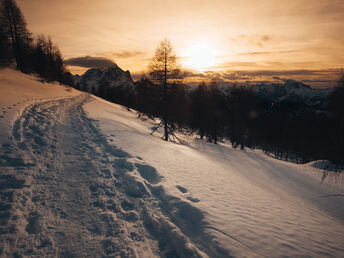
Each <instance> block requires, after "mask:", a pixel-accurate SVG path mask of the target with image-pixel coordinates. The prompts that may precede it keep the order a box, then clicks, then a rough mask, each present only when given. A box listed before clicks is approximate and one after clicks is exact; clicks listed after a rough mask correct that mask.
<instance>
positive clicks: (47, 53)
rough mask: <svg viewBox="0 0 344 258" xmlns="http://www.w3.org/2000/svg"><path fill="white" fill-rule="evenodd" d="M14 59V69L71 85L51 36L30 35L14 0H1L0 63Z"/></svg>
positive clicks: (70, 78)
mask: <svg viewBox="0 0 344 258" xmlns="http://www.w3.org/2000/svg"><path fill="white" fill-rule="evenodd" d="M13 62H15V63H16V65H17V69H18V70H20V71H22V72H25V73H36V74H38V75H39V76H40V77H42V78H44V79H46V80H47V81H49V82H52V81H58V82H61V83H64V84H68V85H73V80H72V76H71V74H70V73H69V72H68V71H67V69H66V67H65V65H64V63H63V59H62V56H61V53H60V51H59V49H58V48H57V47H56V46H55V45H54V44H53V43H52V41H51V39H50V38H45V37H44V36H38V37H36V38H34V37H32V34H31V33H30V31H29V30H28V29H27V24H26V21H25V19H24V16H23V14H22V12H21V11H20V9H19V7H18V5H17V4H16V2H15V1H14V0H0V65H1V66H6V65H9V64H11V63H13Z"/></svg>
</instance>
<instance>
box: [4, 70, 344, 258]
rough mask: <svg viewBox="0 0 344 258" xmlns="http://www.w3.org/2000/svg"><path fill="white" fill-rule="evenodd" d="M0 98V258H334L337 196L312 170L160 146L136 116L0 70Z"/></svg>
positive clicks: (338, 248)
mask: <svg viewBox="0 0 344 258" xmlns="http://www.w3.org/2000/svg"><path fill="white" fill-rule="evenodd" d="M0 93H1V94H0V98H1V99H0V100H1V102H0V110H1V112H2V113H1V117H0V125H1V127H0V129H1V131H0V142H1V148H0V167H1V175H0V197H1V198H0V213H1V216H0V222H1V223H0V232H1V234H0V242H1V245H0V255H2V256H10V257H11V256H19V255H21V256H34V257H37V256H40V257H43V256H44V257H56V256H57V257H119V256H122V257H135V256H136V257H156V256H157V257H229V256H236V257H244V256H248V257H281V256H283V257H286V256H287V257H288V256H289V257H295V256H298V257H300V256H304V257H342V256H343V254H344V225H343V220H344V219H343V218H344V205H343V204H344V199H343V188H342V186H340V185H334V184H330V183H326V182H325V183H323V184H321V183H320V171H318V170H316V169H314V168H311V167H310V166H307V165H295V164H289V163H286V162H282V161H278V160H274V159H272V158H270V157H267V156H265V155H264V154H263V153H261V152H260V151H253V150H248V151H240V150H235V149H232V148H230V147H229V146H228V145H226V144H221V145H213V144H208V143H205V142H202V141H198V140H195V139H192V138H189V137H185V139H184V140H185V141H186V142H187V144H185V145H178V144H173V143H166V142H164V141H162V140H161V139H160V137H159V136H158V135H153V136H152V135H150V132H151V127H153V126H154V123H152V122H150V121H143V120H139V119H137V118H136V116H137V115H136V114H135V113H134V112H129V111H127V110H126V109H124V108H122V107H121V106H118V105H115V104H111V103H108V102H106V101H104V100H101V99H99V98H97V97H93V96H91V95H88V94H85V93H81V92H78V91H76V90H73V89H70V88H69V87H65V86H60V85H51V84H42V83H40V82H38V81H37V78H35V77H32V76H27V75H23V74H21V73H19V72H16V71H12V70H8V69H5V70H0ZM4 96H5V97H4ZM5 111H6V112H5Z"/></svg>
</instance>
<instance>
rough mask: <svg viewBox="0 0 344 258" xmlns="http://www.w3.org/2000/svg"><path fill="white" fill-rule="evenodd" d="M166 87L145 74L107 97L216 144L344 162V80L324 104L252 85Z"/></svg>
mask: <svg viewBox="0 0 344 258" xmlns="http://www.w3.org/2000/svg"><path fill="white" fill-rule="evenodd" d="M164 90H165V89H164V88H163V87H161V85H160V84H157V83H154V82H152V81H151V80H149V79H147V78H144V79H141V80H139V81H137V82H135V89H130V90H129V89H128V88H122V89H120V90H117V91H118V92H119V91H121V93H120V94H117V93H116V92H115V91H112V92H108V93H106V94H110V96H107V97H105V98H106V99H109V100H112V101H114V102H116V103H119V104H122V105H125V106H128V107H130V108H133V109H136V110H137V111H138V114H139V117H140V116H146V117H150V118H160V120H161V121H163V119H164V118H165V119H166V121H167V125H168V127H169V128H170V129H171V130H173V131H180V132H184V133H189V134H194V133H196V134H197V135H199V137H200V138H201V139H204V140H206V141H208V142H211V143H218V142H219V141H221V140H223V139H224V138H225V139H228V140H229V141H230V142H231V143H232V146H233V147H234V148H240V149H244V148H245V147H249V148H260V149H262V150H263V151H264V152H265V153H267V154H270V155H272V156H273V157H275V158H277V159H282V160H286V161H291V162H295V163H306V162H310V161H313V160H329V161H331V162H332V163H333V164H336V165H338V166H343V165H344V158H343V157H344V151H343V150H344V148H343V146H344V137H343V135H344V134H343V133H344V114H343V110H344V106H343V103H344V86H343V85H342V86H338V87H337V88H336V89H335V91H334V92H333V93H332V94H331V95H330V96H329V97H328V101H327V103H324V106H323V108H322V109H319V107H313V106H309V105H307V104H305V103H298V102H277V103H275V102H271V101H269V100H266V99H262V98H261V97H259V96H257V95H256V94H254V93H253V92H252V91H251V90H250V89H249V88H247V87H236V86H233V87H230V88H227V89H219V88H218V86H217V85H216V83H215V82H212V83H209V84H206V83H201V84H200V85H199V86H198V87H196V88H192V89H191V88H188V87H187V86H185V85H183V84H178V83H176V82H175V83H166V96H164ZM126 91H127V93H125V92H126ZM112 94H114V95H112ZM99 96H100V95H99ZM128 96H130V101H129V102H128Z"/></svg>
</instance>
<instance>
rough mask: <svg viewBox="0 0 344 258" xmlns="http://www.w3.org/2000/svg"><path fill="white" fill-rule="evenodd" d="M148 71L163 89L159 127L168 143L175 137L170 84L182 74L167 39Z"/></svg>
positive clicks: (161, 43)
mask: <svg viewBox="0 0 344 258" xmlns="http://www.w3.org/2000/svg"><path fill="white" fill-rule="evenodd" d="M148 69H149V74H150V76H151V77H152V79H153V80H156V81H157V82H158V83H159V84H160V86H161V87H162V98H161V100H162V102H161V109H162V110H161V111H162V115H161V116H162V120H161V123H160V124H159V126H158V127H160V126H162V127H163V128H164V135H163V139H164V140H165V141H168V139H169V135H173V136H174V137H175V135H174V132H173V128H172V127H171V126H170V125H169V124H170V116H169V112H168V110H170V109H171V108H170V101H169V98H168V94H169V85H168V83H169V82H170V81H171V80H173V79H177V78H178V76H179V74H180V72H179V65H178V63H177V57H176V55H175V53H174V51H173V47H172V44H171V42H170V41H169V40H167V39H165V40H163V41H161V42H160V44H159V46H158V47H157V49H156V50H155V54H154V57H153V58H152V61H151V63H150V65H149V67H148ZM158 127H157V128H158ZM155 130H156V129H155ZM155 130H154V131H155ZM154 131H153V132H154ZM153 132H152V133H153Z"/></svg>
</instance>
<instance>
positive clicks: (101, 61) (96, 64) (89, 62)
mask: <svg viewBox="0 0 344 258" xmlns="http://www.w3.org/2000/svg"><path fill="white" fill-rule="evenodd" d="M65 63H66V64H67V65H70V66H79V67H84V68H100V67H110V66H113V65H114V64H115V63H114V62H113V61H112V60H111V59H108V58H104V57H92V56H81V57H74V58H69V59H67V60H65Z"/></svg>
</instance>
